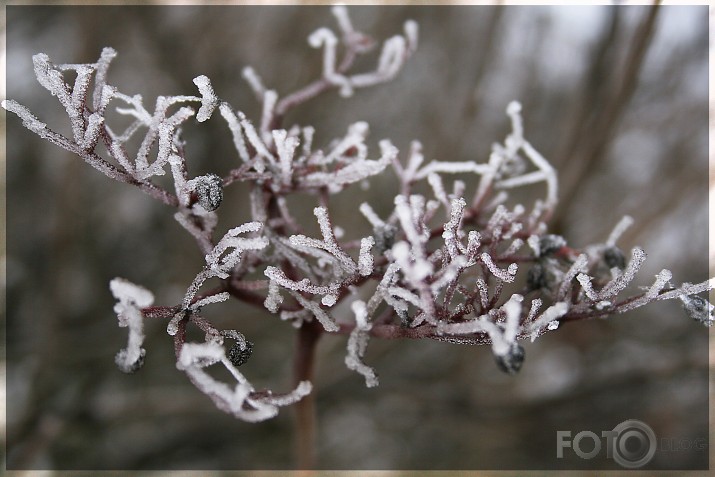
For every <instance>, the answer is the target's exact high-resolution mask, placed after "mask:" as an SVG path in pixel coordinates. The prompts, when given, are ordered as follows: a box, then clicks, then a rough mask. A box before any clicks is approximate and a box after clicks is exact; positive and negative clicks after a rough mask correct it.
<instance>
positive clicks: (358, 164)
mask: <svg viewBox="0 0 715 477" xmlns="http://www.w3.org/2000/svg"><path fill="white" fill-rule="evenodd" d="M380 149H381V151H382V156H381V157H380V159H378V160H367V159H366V160H361V159H358V160H356V161H354V162H351V163H348V165H346V166H345V167H343V168H341V169H339V170H337V171H334V172H313V173H311V174H307V175H305V176H304V177H302V178H301V185H302V186H303V187H324V186H328V187H331V188H336V187H339V186H343V185H347V184H353V183H355V182H360V181H362V180H364V179H367V178H368V177H371V176H374V175H376V174H379V173H381V172H382V171H383V170H385V168H386V167H387V166H388V165H389V164H390V162H392V160H393V159H394V158H396V157H397V152H398V151H397V148H396V147H394V146H393V145H392V144H391V143H390V141H387V140H382V141H380Z"/></svg>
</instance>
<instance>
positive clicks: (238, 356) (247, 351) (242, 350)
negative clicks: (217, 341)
mask: <svg viewBox="0 0 715 477" xmlns="http://www.w3.org/2000/svg"><path fill="white" fill-rule="evenodd" d="M251 353H253V343H251V342H250V341H248V340H246V342H245V344H243V343H240V342H237V343H236V344H235V345H233V347H231V349H230V350H228V360H229V361H231V363H233V365H234V366H236V367H238V366H241V365H242V364H244V363H245V362H246V361H248V358H250V357H251Z"/></svg>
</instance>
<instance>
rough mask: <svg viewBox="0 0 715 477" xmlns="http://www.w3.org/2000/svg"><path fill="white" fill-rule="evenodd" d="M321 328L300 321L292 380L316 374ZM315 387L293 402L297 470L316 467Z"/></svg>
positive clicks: (310, 378)
mask: <svg viewBox="0 0 715 477" xmlns="http://www.w3.org/2000/svg"><path fill="white" fill-rule="evenodd" d="M322 331H323V328H322V326H321V325H320V323H318V322H317V320H314V321H311V322H306V323H303V325H302V326H301V327H300V329H299V330H298V333H297V334H296V343H295V350H294V354H293V381H294V383H293V384H294V386H297V385H298V383H300V382H301V381H310V382H314V381H313V375H314V374H315V349H316V345H317V344H318V339H319V338H320V335H321V334H322ZM315 422H316V419H315V390H314V391H313V392H311V393H310V394H309V395H307V396H305V397H304V398H303V399H301V400H300V401H299V402H298V403H297V404H296V405H295V428H294V431H293V432H294V433H295V434H294V436H293V444H294V452H295V456H294V462H295V464H296V468H298V469H312V468H314V467H315Z"/></svg>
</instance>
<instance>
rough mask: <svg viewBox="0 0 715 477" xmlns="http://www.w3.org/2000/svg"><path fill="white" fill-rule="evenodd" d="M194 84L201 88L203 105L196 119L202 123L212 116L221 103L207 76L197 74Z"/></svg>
mask: <svg viewBox="0 0 715 477" xmlns="http://www.w3.org/2000/svg"><path fill="white" fill-rule="evenodd" d="M194 84H195V85H196V87H197V88H199V93H200V94H201V107H200V108H199V112H198V113H196V120H197V121H198V122H200V123H202V122H204V121H206V120H207V119H209V118H210V117H211V115H212V114H213V112H214V110H215V109H216V107H217V106H218V105H219V99H218V97H217V96H216V93H215V92H214V89H213V87H212V86H211V81H210V80H209V79H208V77H207V76H205V75H201V76H197V77H196V78H194Z"/></svg>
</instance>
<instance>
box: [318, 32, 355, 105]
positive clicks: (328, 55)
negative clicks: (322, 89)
mask: <svg viewBox="0 0 715 477" xmlns="http://www.w3.org/2000/svg"><path fill="white" fill-rule="evenodd" d="M337 43H338V39H337V38H336V37H335V34H334V33H333V32H332V31H330V30H329V29H327V28H319V29H317V30H316V31H314V32H313V33H311V34H310V36H309V37H308V44H309V45H310V46H312V47H313V48H320V47H321V46H323V45H324V46H325V48H324V49H323V78H324V79H325V80H326V81H328V82H329V83H330V84H332V85H335V86H339V87H340V95H341V96H343V97H347V96H351V95H352V94H353V88H352V85H351V84H350V80H349V79H348V78H346V77H345V76H343V75H342V74H340V73H338V72H337V71H336V70H335V56H336V52H335V49H336V46H337Z"/></svg>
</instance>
